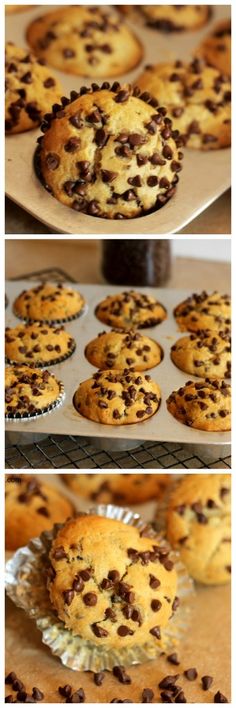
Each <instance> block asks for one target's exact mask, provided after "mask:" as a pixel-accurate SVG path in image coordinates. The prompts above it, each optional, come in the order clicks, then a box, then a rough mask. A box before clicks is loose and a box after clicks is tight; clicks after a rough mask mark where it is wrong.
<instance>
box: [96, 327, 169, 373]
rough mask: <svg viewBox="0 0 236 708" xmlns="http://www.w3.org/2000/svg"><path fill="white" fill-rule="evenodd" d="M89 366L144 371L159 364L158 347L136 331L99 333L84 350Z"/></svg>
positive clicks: (160, 351) (160, 356)
mask: <svg viewBox="0 0 236 708" xmlns="http://www.w3.org/2000/svg"><path fill="white" fill-rule="evenodd" d="M85 356H86V357H87V359H88V361H89V362H90V364H93V365H94V366H96V367H97V368H98V369H125V368H126V367H127V366H132V367H134V368H135V369H136V371H146V370H147V369H152V368H153V367H154V366H157V365H158V364H160V362H161V360H162V349H161V347H160V345H159V344H158V343H157V342H155V341H154V339H150V338H149V337H146V336H145V335H143V334H140V332H137V331H136V330H128V331H124V332H116V331H114V330H112V332H101V333H100V334H99V335H98V336H97V337H96V339H93V340H92V341H91V342H89V344H88V345H87V347H86V349H85Z"/></svg>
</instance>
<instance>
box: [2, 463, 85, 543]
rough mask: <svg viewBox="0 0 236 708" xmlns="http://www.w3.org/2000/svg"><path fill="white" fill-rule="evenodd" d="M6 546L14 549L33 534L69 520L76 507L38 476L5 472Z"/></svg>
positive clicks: (37, 534) (28, 539)
mask: <svg viewBox="0 0 236 708" xmlns="http://www.w3.org/2000/svg"><path fill="white" fill-rule="evenodd" d="M5 489H6V495H5V497H6V505H5V520H6V550H7V551H15V550H16V549H17V548H20V547H21V546H25V545H26V544H27V543H28V542H29V541H30V539H31V538H35V537H36V536H40V534H41V533H42V531H49V529H51V528H52V527H53V524H55V523H62V522H63V521H66V519H67V518H68V516H71V515H72V514H73V507H72V505H71V503H70V502H69V501H68V499H66V498H65V497H64V496H63V494H62V493H61V492H60V491H59V490H57V489H55V488H54V487H51V486H50V485H48V484H44V482H41V481H40V480H39V479H38V477H37V476H35V477H31V476H29V475H26V474H23V475H18V474H17V475H9V474H6V484H5Z"/></svg>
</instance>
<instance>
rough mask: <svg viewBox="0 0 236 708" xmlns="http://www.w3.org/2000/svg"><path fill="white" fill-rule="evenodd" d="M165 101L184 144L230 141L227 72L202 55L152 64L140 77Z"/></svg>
mask: <svg viewBox="0 0 236 708" xmlns="http://www.w3.org/2000/svg"><path fill="white" fill-rule="evenodd" d="M137 84H138V86H139V88H140V89H141V91H148V92H149V93H150V94H151V95H152V96H154V98H156V99H157V100H158V101H159V105H161V106H162V105H164V106H165V107H166V109H167V111H168V114H169V115H170V118H171V120H172V123H173V128H174V129H177V130H178V131H179V132H180V134H181V136H182V139H183V144H184V145H187V147H189V148H196V149H200V150H216V149H218V148H224V147H227V146H229V145H230V143H231V85H230V80H229V78H228V77H227V76H224V75H223V74H222V73H221V72H219V71H218V70H217V69H215V68H214V67H211V66H207V64H205V62H204V61H203V60H201V59H199V58H195V59H194V60H193V61H192V62H191V63H190V64H184V63H183V62H181V61H176V62H173V63H168V64H156V66H152V65H149V66H147V67H146V69H145V70H144V73H143V74H142V75H141V76H140V78H139V79H138V80H137Z"/></svg>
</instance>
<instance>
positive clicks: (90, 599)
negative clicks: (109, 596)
mask: <svg viewBox="0 0 236 708" xmlns="http://www.w3.org/2000/svg"><path fill="white" fill-rule="evenodd" d="M83 601H84V604H85V605H88V607H94V605H96V604H97V601H98V600H97V595H96V593H95V592H87V593H86V595H83Z"/></svg>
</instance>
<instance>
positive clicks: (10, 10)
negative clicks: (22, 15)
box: [5, 5, 37, 15]
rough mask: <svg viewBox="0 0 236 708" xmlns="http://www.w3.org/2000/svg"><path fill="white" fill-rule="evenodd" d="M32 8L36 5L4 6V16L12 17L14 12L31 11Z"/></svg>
mask: <svg viewBox="0 0 236 708" xmlns="http://www.w3.org/2000/svg"><path fill="white" fill-rule="evenodd" d="M32 7H37V5H5V13H6V15H13V14H15V12H25V10H31V8H32Z"/></svg>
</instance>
